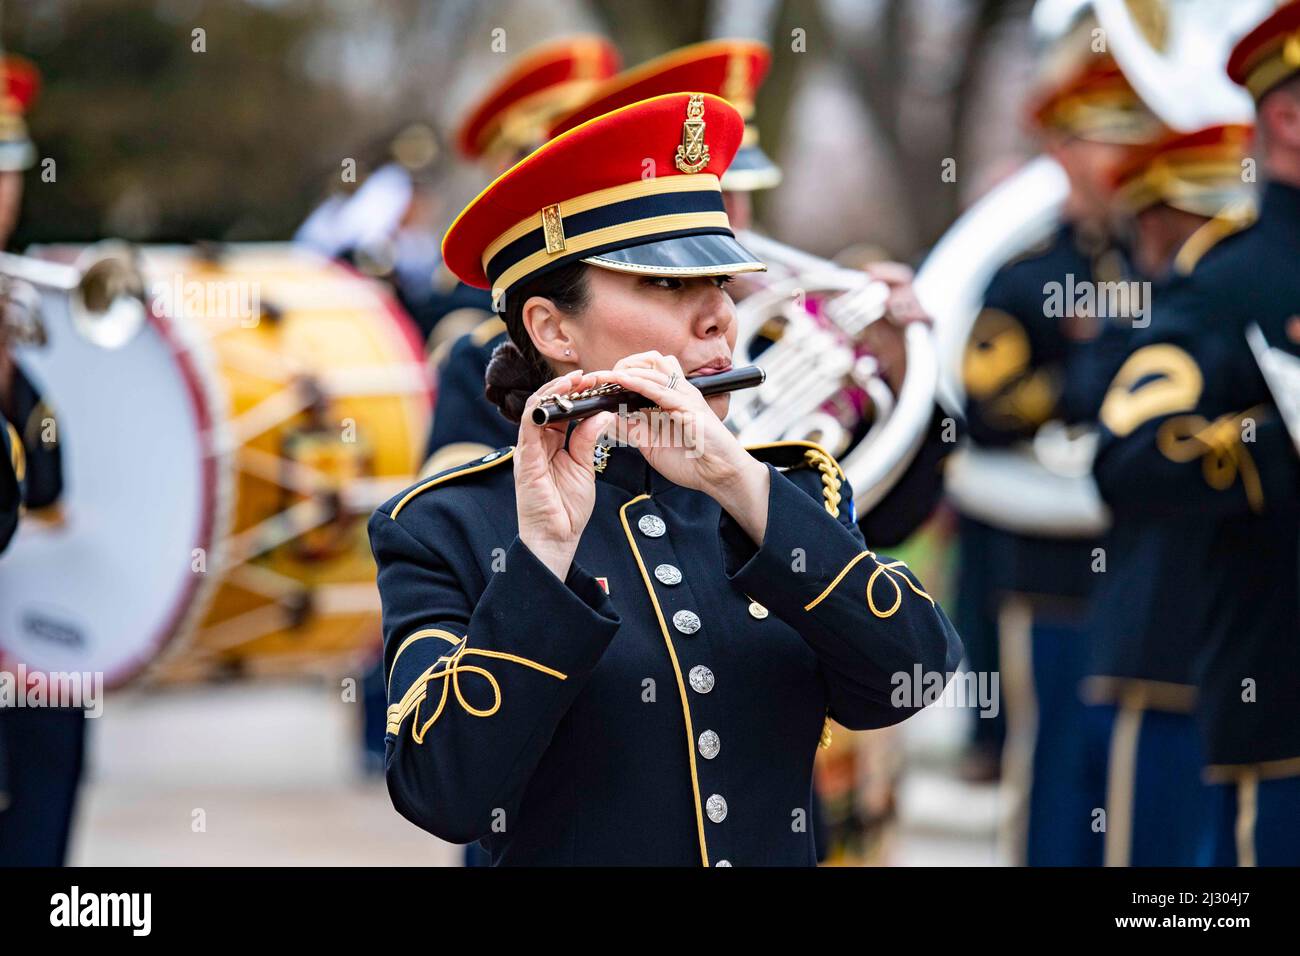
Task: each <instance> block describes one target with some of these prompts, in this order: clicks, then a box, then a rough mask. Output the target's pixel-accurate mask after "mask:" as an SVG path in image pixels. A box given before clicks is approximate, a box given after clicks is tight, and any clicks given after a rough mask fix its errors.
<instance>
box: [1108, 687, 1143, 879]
mask: <svg viewBox="0 0 1300 956" xmlns="http://www.w3.org/2000/svg"><path fill="white" fill-rule="evenodd" d="M1141 734H1142V705H1141V703H1139V702H1137V701H1135V700H1133V699H1132V698H1126V699H1124V700H1122V701H1121V702H1120V704H1119V708H1118V709H1117V710H1116V712H1115V723H1114V726H1112V727H1111V732H1110V759H1109V760H1108V761H1107V771H1106V839H1105V841H1104V842H1105V852H1104V855H1103V862H1104V864H1105V865H1106V866H1129V865H1130V861H1131V859H1132V856H1133V799H1134V793H1135V791H1136V789H1137V756H1138V741H1139V740H1140V738H1141Z"/></svg>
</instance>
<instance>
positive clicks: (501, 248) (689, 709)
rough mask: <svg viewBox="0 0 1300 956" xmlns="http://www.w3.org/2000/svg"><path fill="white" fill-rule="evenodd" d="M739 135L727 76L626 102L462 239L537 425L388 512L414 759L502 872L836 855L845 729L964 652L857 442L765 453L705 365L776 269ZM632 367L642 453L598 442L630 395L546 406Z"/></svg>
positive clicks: (501, 396) (391, 629)
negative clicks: (834, 750) (831, 810)
mask: <svg viewBox="0 0 1300 956" xmlns="http://www.w3.org/2000/svg"><path fill="white" fill-rule="evenodd" d="M742 130H743V123H742V121H741V118H740V115H739V114H738V113H737V112H736V111H735V110H734V109H733V108H732V107H730V106H729V105H727V104H726V103H725V102H724V101H723V100H721V99H719V98H717V97H713V96H709V95H707V94H688V93H681V94H671V95H668V96H661V97H656V98H654V99H650V100H646V101H643V102H640V103H637V104H634V105H632V106H629V107H625V108H623V109H620V110H616V111H614V112H612V113H609V114H606V115H604V116H602V117H599V118H597V119H595V120H592V121H591V122H589V123H586V124H584V125H582V126H579V127H577V128H575V129H573V130H571V131H569V132H567V133H565V134H563V135H561V136H560V137H558V138H556V139H554V140H552V141H551V142H550V143H548V144H547V145H545V146H543V147H542V148H541V149H539V150H538V151H537V152H535V153H533V154H532V155H531V156H529V157H528V158H526V159H525V160H523V161H522V162H520V163H519V164H518V165H516V166H514V167H513V168H512V169H510V170H509V171H508V172H506V173H505V174H503V175H502V176H501V177H500V178H498V179H497V180H496V181H495V182H494V183H493V184H492V185H490V186H489V187H488V188H487V189H486V190H485V191H484V192H483V193H482V194H480V195H479V197H478V198H477V199H475V200H474V202H473V203H471V204H470V206H469V207H468V208H467V209H466V210H465V211H464V212H463V213H462V214H461V216H460V217H459V218H458V219H457V221H456V222H455V223H454V224H453V225H452V227H451V229H450V231H449V232H448V234H447V238H446V240H445V242H444V254H445V257H446V261H447V263H448V265H449V266H450V267H451V268H452V269H453V270H454V271H456V273H457V274H458V275H459V276H460V278H462V279H463V280H464V281H466V282H468V283H470V284H471V285H477V286H479V287H489V288H491V289H492V290H493V297H494V300H495V301H496V305H497V308H498V309H500V310H502V311H503V312H504V318H505V322H506V326H507V328H508V331H509V334H510V339H511V343H512V347H507V348H505V349H504V350H503V351H502V352H500V353H499V354H498V355H497V356H496V357H495V358H494V361H493V364H492V366H491V367H490V368H489V372H488V384H489V394H490V396H491V397H492V399H493V401H495V402H496V403H497V404H498V405H499V406H500V407H501V409H502V410H503V411H504V412H505V413H506V414H507V415H508V416H509V417H511V418H513V419H516V420H519V421H520V422H521V424H520V426H519V436H518V442H517V444H516V445H515V446H513V447H512V448H508V449H501V450H498V451H496V452H493V453H491V454H489V455H486V456H484V457H483V458H482V459H480V460H477V461H474V462H471V463H469V464H467V465H464V466H461V467H459V468H457V469H453V470H451V471H448V472H444V473H442V474H440V475H437V476H434V477H433V478H431V479H428V480H426V481H424V482H422V483H420V484H417V485H416V486H414V487H413V488H411V489H410V490H408V491H406V492H404V493H403V494H401V495H398V496H397V497H395V498H394V499H392V500H391V501H389V502H388V503H386V504H385V505H384V506H383V507H382V508H381V509H380V510H379V511H378V512H377V513H376V514H375V515H374V516H373V517H372V519H371V522H370V535H371V543H372V547H373V549H374V552H375V557H376V559H377V561H378V563H379V588H380V592H381V595H382V598H383V606H384V645H385V666H386V667H387V670H388V675H389V701H390V706H389V714H388V728H387V730H388V736H387V778H388V784H389V791H390V793H391V795H392V798H393V802H394V805H395V806H396V807H397V809H398V810H399V812H401V813H402V814H403V815H404V816H406V817H407V818H408V819H410V820H412V821H413V822H415V823H416V824H418V825H419V826H421V827H423V828H425V829H427V830H429V831H430V832H432V833H434V834H436V835H438V836H440V837H442V838H444V839H447V840H450V841H452V842H458V843H467V842H471V841H475V840H480V841H482V842H483V844H484V845H485V846H486V847H487V849H488V850H489V851H490V852H491V854H492V858H493V862H494V863H498V864H502V863H505V864H669V865H687V864H702V865H704V866H730V865H733V864H734V865H738V866H739V865H756V864H783V865H807V864H810V863H812V862H813V859H814V851H813V843H812V834H811V827H810V823H809V820H808V806H809V796H810V790H811V776H812V764H813V756H814V753H815V751H816V747H817V743H818V740H819V737H820V735H821V732H822V729H823V724H824V722H825V721H826V720H827V719H828V717H829V718H833V719H835V720H836V721H838V722H839V723H841V724H843V725H845V726H847V727H850V728H870V727H882V726H886V725H889V724H893V723H897V722H898V721H900V720H902V719H904V718H905V717H907V716H909V715H910V714H911V713H913V712H914V711H916V710H917V709H919V707H920V706H921V705H922V704H923V703H925V702H929V701H930V700H932V699H933V698H934V695H935V694H936V693H937V690H938V688H939V687H940V686H941V683H942V682H943V681H944V680H946V678H947V677H948V676H949V675H950V674H951V672H952V671H953V670H955V668H956V665H957V662H958V660H959V658H960V653H961V649H960V643H959V641H958V639H957V636H956V634H955V632H954V631H953V629H952V626H951V625H950V624H949V622H948V619H947V618H946V617H945V616H944V614H943V612H942V610H941V609H940V608H939V607H938V606H937V605H936V604H935V602H934V601H933V599H932V598H931V597H930V596H929V595H928V594H926V592H925V590H924V589H923V588H922V586H921V584H920V582H919V581H917V579H916V578H915V577H914V576H913V575H912V573H911V572H910V571H909V570H908V569H907V568H906V567H905V566H904V565H903V564H902V562H899V561H892V560H890V559H888V558H885V557H883V556H877V555H875V554H874V553H873V552H872V551H870V550H869V549H867V547H866V546H865V543H864V541H863V539H862V536H861V534H860V532H859V531H858V530H857V527H856V525H855V522H854V509H853V503H852V490H851V488H850V487H849V485H848V484H847V483H846V482H845V481H844V480H843V474H842V472H840V470H839V466H838V465H837V464H836V462H835V461H834V460H833V459H832V458H831V457H830V456H829V455H828V454H826V453H825V452H824V451H822V450H821V449H820V448H819V447H818V446H816V445H815V444H813V443H811V442H778V443H775V444H773V445H769V446H761V447H757V448H750V449H746V448H743V447H742V446H740V445H739V443H738V442H737V441H736V439H735V438H734V436H733V435H732V434H731V433H730V432H729V431H728V430H727V428H726V427H725V426H724V425H723V423H722V419H723V416H724V415H725V412H726V406H727V398H726V396H725V395H718V396H711V397H709V398H705V397H704V396H703V395H702V394H701V392H700V391H699V389H698V388H696V387H695V386H693V385H692V384H691V383H690V382H689V381H687V376H688V375H690V376H696V375H701V374H708V373H710V372H716V371H719V370H722V369H725V368H727V367H728V365H729V363H730V357H731V349H732V346H733V344H734V342H735V335H736V327H735V316H734V309H733V306H732V304H731V301H730V299H729V298H728V296H727V294H726V292H725V289H724V288H723V287H724V286H725V283H726V277H727V276H728V275H729V274H731V273H733V272H740V271H750V270H755V269H761V268H762V265H761V263H758V262H756V261H754V259H753V257H752V256H750V255H749V253H747V252H746V251H745V250H744V249H743V248H742V247H741V246H740V245H739V244H738V243H737V242H736V241H735V239H734V236H733V234H732V232H731V229H730V225H729V223H728V221H727V217H726V213H725V212H724V211H723V205H722V199H721V195H720V191H719V184H718V177H719V175H720V174H721V173H722V172H723V171H724V170H725V169H726V167H727V164H728V163H729V162H730V161H731V158H732V156H733V155H734V154H735V152H736V149H737V147H738V146H739V143H740V139H741V134H742ZM586 369H602V370H604V371H584V370H586ZM610 383H612V384H615V385H618V386H621V387H623V388H626V389H629V390H631V391H633V392H637V393H640V394H641V395H644V396H645V397H647V398H649V399H650V400H652V401H653V402H654V403H655V404H656V405H657V406H658V407H659V408H660V409H662V410H663V411H662V415H661V416H660V417H659V418H655V417H642V418H638V419H637V420H636V421H633V422H632V423H631V424H630V425H629V426H628V427H627V428H626V430H625V431H626V438H627V440H628V442H629V444H630V445H631V446H633V447H626V446H617V445H616V446H614V447H613V448H609V447H607V446H605V445H603V444H601V447H600V448H599V450H598V449H597V445H598V439H599V438H600V436H601V435H602V433H603V432H605V431H606V430H607V429H609V428H610V427H611V426H613V425H615V424H616V421H615V419H614V417H613V415H612V413H609V412H603V413H601V414H599V415H596V416H592V417H590V418H587V419H585V420H582V421H580V422H579V423H578V424H576V425H574V426H572V427H567V428H566V427H565V426H562V425H561V426H557V427H552V428H541V427H539V426H537V425H534V424H533V423H532V420H531V415H530V413H531V411H532V409H533V407H534V406H536V405H537V404H538V403H539V402H540V401H541V400H543V399H544V398H545V397H547V396H550V395H556V394H567V393H571V392H574V391H578V390H583V389H587V388H591V387H594V386H597V385H603V384H610ZM665 426H668V427H665ZM507 463H509V467H506V465H507ZM935 674H937V675H940V676H939V679H938V680H937V681H934V680H933V678H931V677H930V676H929V675H935ZM921 675H926V680H927V681H930V683H929V686H928V688H925V689H923V688H922V687H920V686H915V685H916V684H917V682H918V678H920V677H921ZM923 690H928V694H925V693H923Z"/></svg>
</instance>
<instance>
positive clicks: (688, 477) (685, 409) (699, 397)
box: [594, 351, 767, 510]
mask: <svg viewBox="0 0 1300 956" xmlns="http://www.w3.org/2000/svg"><path fill="white" fill-rule="evenodd" d="M594 374H595V375H596V376H597V378H598V380H599V381H601V382H613V383H615V384H618V385H622V386H623V387H624V388H626V389H629V390H630V391H633V392H637V393H638V394H641V395H644V396H645V397H646V398H648V399H650V400H651V401H652V402H654V403H655V404H656V405H657V406H659V407H658V408H647V409H642V410H640V411H636V412H630V413H629V414H628V415H627V416H626V417H624V418H620V419H619V420H618V421H616V422H615V424H614V426H613V430H614V431H615V433H616V435H617V437H618V439H619V441H621V442H625V443H627V444H629V445H632V446H634V447H636V448H639V449H640V450H641V454H643V455H644V456H645V458H646V460H647V461H648V462H649V463H650V466H651V467H652V468H654V470H655V471H657V472H659V473H660V474H661V475H663V476H664V477H665V478H667V479H668V480H669V481H671V482H673V483H674V484H678V485H681V486H682V487H684V488H694V489H696V490H697V491H703V492H705V493H707V494H709V495H711V496H712V497H714V498H716V499H717V500H718V501H719V502H721V503H722V504H723V506H724V507H727V508H728V510H730V507H731V505H730V504H729V501H730V502H734V499H735V494H734V492H736V491H737V490H738V487H737V485H738V483H740V482H748V483H750V485H751V486H752V485H753V484H754V483H756V482H758V481H759V476H760V473H762V481H763V483H764V484H766V473H767V469H766V467H765V466H764V465H763V464H762V462H760V461H758V459H756V458H754V457H753V456H752V455H751V454H750V453H749V452H747V451H745V449H744V446H742V445H741V444H740V442H739V441H737V440H736V436H735V435H733V434H732V433H731V431H730V430H729V429H728V428H727V426H726V425H724V424H723V423H722V419H720V418H719V417H718V415H717V413H716V412H714V410H713V409H712V408H711V407H710V405H709V403H708V400H707V399H706V398H705V397H704V395H703V394H702V393H701V392H700V390H699V389H698V388H696V387H695V386H694V385H692V384H691V383H690V382H688V381H687V380H686V373H685V372H684V371H683V370H682V366H681V363H680V362H679V361H678V360H677V357H676V356H673V355H663V354H662V353H660V352H656V351H651V352H639V353H637V354H635V355H629V356H627V357H626V358H622V359H619V361H618V362H616V363H615V364H614V368H613V369H611V370H610V371H606V372H596V373H594ZM674 376H675V378H674ZM670 381H671V382H672V383H673V387H672V388H669V387H668V384H669V382H670ZM751 490H753V489H752V487H751Z"/></svg>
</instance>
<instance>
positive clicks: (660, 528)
mask: <svg viewBox="0 0 1300 956" xmlns="http://www.w3.org/2000/svg"><path fill="white" fill-rule="evenodd" d="M636 526H637V527H638V528H640V529H641V533H642V534H643V535H645V536H646V537H647V538H661V537H663V533H664V532H665V531H667V530H668V526H667V525H666V524H664V519H663V518H661V517H659V516H658V515H642V516H641V520H640V521H638V522H637V523H636Z"/></svg>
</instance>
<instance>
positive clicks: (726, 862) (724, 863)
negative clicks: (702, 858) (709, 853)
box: [713, 860, 731, 866]
mask: <svg viewBox="0 0 1300 956" xmlns="http://www.w3.org/2000/svg"><path fill="white" fill-rule="evenodd" d="M713 865H714V866H731V861H730V860H719V861H718V862H717V863H714V864H713Z"/></svg>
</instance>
